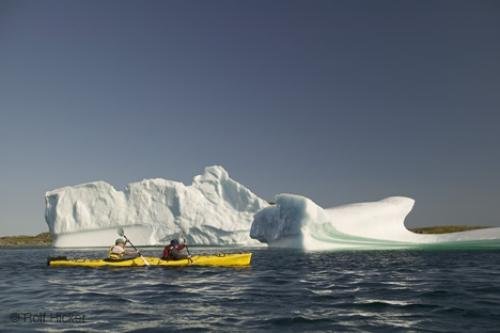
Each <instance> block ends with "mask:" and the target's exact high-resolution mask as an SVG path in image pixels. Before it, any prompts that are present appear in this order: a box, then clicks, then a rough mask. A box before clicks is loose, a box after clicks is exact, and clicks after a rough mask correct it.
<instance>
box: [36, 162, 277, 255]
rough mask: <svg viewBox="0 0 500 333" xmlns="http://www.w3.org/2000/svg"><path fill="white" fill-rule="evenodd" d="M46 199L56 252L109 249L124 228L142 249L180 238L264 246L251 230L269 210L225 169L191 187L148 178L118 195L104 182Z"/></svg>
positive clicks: (214, 169) (48, 195) (216, 168)
mask: <svg viewBox="0 0 500 333" xmlns="http://www.w3.org/2000/svg"><path fill="white" fill-rule="evenodd" d="M45 198H46V211H45V219H46V222H47V224H48V226H49V230H50V232H51V233H52V234H53V235H54V236H55V241H54V246H56V247H88V246H108V245H110V243H111V242H113V241H114V239H115V238H116V230H117V227H119V226H123V227H124V228H125V231H126V233H127V235H128V237H129V238H130V239H132V240H133V241H134V243H136V245H157V244H163V243H165V242H167V241H168V240H170V238H172V237H178V236H182V237H185V238H186V239H187V241H188V242H189V243H190V244H196V245H245V246H250V245H259V244H260V243H259V242H257V241H256V240H253V239H251V238H250V237H249V230H250V226H251V222H252V219H253V215H254V214H255V213H257V212H258V211H259V210H261V209H262V208H265V207H267V206H268V204H267V202H265V201H264V200H262V199H260V198H259V197H258V196H256V195H255V194H253V193H252V192H251V191H250V190H249V189H247V188H246V187H244V186H243V185H241V184H239V183H237V182H236V181H234V180H233V179H231V178H230V177H229V175H228V173H227V172H226V170H224V168H222V167H220V166H212V167H207V168H205V172H204V173H203V174H202V175H199V176H196V177H194V179H193V183H192V185H190V186H186V185H184V184H183V183H180V182H176V181H170V180H165V179H148V180H143V181H140V182H135V183H131V184H129V185H128V186H127V187H126V188H125V190H123V191H118V190H116V189H115V188H114V187H113V186H111V185H110V184H108V183H106V182H102V181H99V182H93V183H87V184H82V185H77V186H68V187H63V188H60V189H56V190H53V191H49V192H47V193H46V195H45Z"/></svg>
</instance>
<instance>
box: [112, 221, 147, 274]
mask: <svg viewBox="0 0 500 333" xmlns="http://www.w3.org/2000/svg"><path fill="white" fill-rule="evenodd" d="M118 235H119V236H120V237H123V238H125V242H129V243H130V245H131V246H132V247H133V248H134V250H136V251H137V253H138V254H139V256H140V257H141V259H142V260H144V264H146V266H149V262H148V261H147V260H146V258H144V257H143V256H142V254H141V252H139V250H138V249H137V248H136V247H135V246H134V244H133V243H132V242H131V241H130V239H128V238H127V236H125V231H124V230H123V228H119V229H118Z"/></svg>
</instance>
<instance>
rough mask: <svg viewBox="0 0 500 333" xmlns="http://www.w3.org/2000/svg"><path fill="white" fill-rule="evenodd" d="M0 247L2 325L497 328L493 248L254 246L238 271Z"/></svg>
mask: <svg viewBox="0 0 500 333" xmlns="http://www.w3.org/2000/svg"><path fill="white" fill-rule="evenodd" d="M160 251H161V249H160V248H149V249H147V250H145V251H144V253H145V254H147V255H155V254H158V253H159V252H160ZM207 251H209V250H207V249H195V248H193V249H192V250H191V252H193V253H194V252H207ZM0 252H1V256H0V263H1V264H0V284H1V285H0V286H1V301H0V309H1V324H0V330H1V331H2V332H25V331H26V332H31V331H71V332H74V331H81V332H93V331H112V332H168V331H185V332H197V331H200V332H203V331H215V332H249V331H251V332H260V331H262V332H266V331H267V332H281V331H284V332H307V331H310V332H313V331H336V332H337V331H338V332H499V331H500V251H489V250H476V251H459V250H455V251H451V250H450V251H418V250H414V251H371V252H333V253H300V252H295V251H285V250H270V249H258V250H252V252H253V253H254V257H253V262H252V266H251V267H249V268H238V269H235V268H200V267H187V268H174V269H172V268H138V267H137V268H130V269H127V268H125V269H85V268H50V267H47V266H46V257H47V256H48V255H61V254H64V255H67V256H77V257H100V256H103V255H104V254H105V250H104V249H93V250H84V249H82V250H72V251H60V250H58V251H55V250H54V249H50V248H41V249H40V248H31V249H1V250H0Z"/></svg>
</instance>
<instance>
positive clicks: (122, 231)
mask: <svg viewBox="0 0 500 333" xmlns="http://www.w3.org/2000/svg"><path fill="white" fill-rule="evenodd" d="M116 232H117V233H118V235H119V236H121V237H123V236H124V235H125V231H124V230H123V228H122V227H120V228H118V230H117V231H116Z"/></svg>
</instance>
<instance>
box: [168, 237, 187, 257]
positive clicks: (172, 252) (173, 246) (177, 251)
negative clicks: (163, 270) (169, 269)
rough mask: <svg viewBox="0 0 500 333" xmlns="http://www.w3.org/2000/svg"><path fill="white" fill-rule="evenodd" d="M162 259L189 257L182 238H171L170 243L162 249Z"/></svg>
mask: <svg viewBox="0 0 500 333" xmlns="http://www.w3.org/2000/svg"><path fill="white" fill-rule="evenodd" d="M161 258H162V259H163V260H179V259H191V255H189V253H188V250H187V246H186V244H185V242H184V240H182V239H181V241H180V242H179V240H177V239H172V240H171V241H170V244H169V245H167V246H165V248H164V249H163V256H162V257H161Z"/></svg>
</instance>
